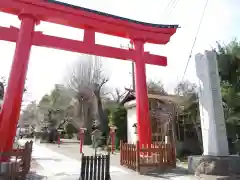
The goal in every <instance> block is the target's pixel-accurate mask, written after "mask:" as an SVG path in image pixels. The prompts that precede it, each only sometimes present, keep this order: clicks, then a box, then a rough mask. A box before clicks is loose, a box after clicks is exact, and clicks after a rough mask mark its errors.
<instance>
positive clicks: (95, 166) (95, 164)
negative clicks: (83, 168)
mask: <svg viewBox="0 0 240 180" xmlns="http://www.w3.org/2000/svg"><path fill="white" fill-rule="evenodd" d="M93 166H94V170H93V171H94V172H93V174H94V178H93V180H97V157H96V156H94V165H93Z"/></svg>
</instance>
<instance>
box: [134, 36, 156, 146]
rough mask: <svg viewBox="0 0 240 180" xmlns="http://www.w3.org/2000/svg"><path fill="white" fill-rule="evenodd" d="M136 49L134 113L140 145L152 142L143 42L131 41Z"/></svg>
mask: <svg viewBox="0 0 240 180" xmlns="http://www.w3.org/2000/svg"><path fill="white" fill-rule="evenodd" d="M133 43H134V48H135V51H136V57H135V67H136V68H135V69H136V70H135V77H136V104H137V106H136V110H137V111H136V113H137V114H136V115H137V124H138V126H137V127H138V136H139V142H140V145H141V146H142V144H145V145H146V144H151V143H152V131H151V121H150V117H149V112H148V111H149V108H148V92H147V83H146V81H147V80H146V68H145V63H144V61H143V58H144V42H143V41H136V40H135V41H133Z"/></svg>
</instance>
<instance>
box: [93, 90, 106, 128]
mask: <svg viewBox="0 0 240 180" xmlns="http://www.w3.org/2000/svg"><path fill="white" fill-rule="evenodd" d="M95 96H96V99H97V108H98V115H99V121H100V129H101V131H102V133H106V132H107V129H108V119H107V116H106V114H105V113H104V110H103V107H102V100H101V97H100V92H99V91H97V92H95Z"/></svg>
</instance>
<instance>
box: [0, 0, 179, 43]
mask: <svg viewBox="0 0 240 180" xmlns="http://www.w3.org/2000/svg"><path fill="white" fill-rule="evenodd" d="M23 10H24V12H27V13H31V14H33V15H36V16H37V17H39V19H40V20H44V21H47V22H52V23H56V24H62V25H65V26H71V27H76V28H81V29H85V28H88V27H91V28H93V29H94V30H95V32H99V33H104V34H109V35H113V36H119V37H125V38H129V39H142V40H144V41H145V42H149V43H156V44H166V43H168V42H169V40H170V38H171V36H172V35H173V34H174V33H175V32H176V28H157V27H150V26H145V25H142V24H137V23H133V22H129V21H125V20H122V19H116V18H113V17H106V16H102V15H98V14H95V13H92V12H86V11H83V10H79V9H74V8H71V7H66V6H63V5H57V4H52V3H48V2H44V1H42V0H1V1H0V11H3V12H6V13H10V14H15V15H18V14H19V13H20V12H22V11H23Z"/></svg>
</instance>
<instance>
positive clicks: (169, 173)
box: [144, 167, 188, 179]
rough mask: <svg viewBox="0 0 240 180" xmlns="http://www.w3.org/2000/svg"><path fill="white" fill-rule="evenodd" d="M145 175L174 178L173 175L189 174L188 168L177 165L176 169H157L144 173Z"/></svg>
mask: <svg viewBox="0 0 240 180" xmlns="http://www.w3.org/2000/svg"><path fill="white" fill-rule="evenodd" d="M144 175H145V176H152V177H158V178H163V179H172V178H173V177H179V176H186V175H188V172H187V169H185V168H182V167H177V168H175V169H167V168H165V169H162V168H161V169H160V168H158V169H155V170H152V171H149V172H147V173H145V174H144Z"/></svg>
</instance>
